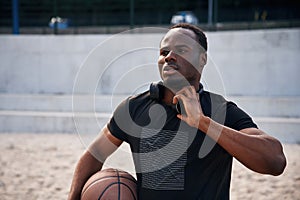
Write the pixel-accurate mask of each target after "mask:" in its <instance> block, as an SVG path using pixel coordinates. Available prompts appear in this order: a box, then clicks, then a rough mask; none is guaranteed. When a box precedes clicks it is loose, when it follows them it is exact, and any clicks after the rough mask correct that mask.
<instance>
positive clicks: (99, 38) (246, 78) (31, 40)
mask: <svg viewBox="0 0 300 200" xmlns="http://www.w3.org/2000/svg"><path fill="white" fill-rule="evenodd" d="M162 35H163V34H132V35H131V34H125V35H117V36H112V35H63V36H52V35H51V36H49V35H19V36H13V35H1V36H0V60H1V62H0V93H25V94H28V93H32V94H40V93H46V94H54V93H55V94H71V93H72V91H73V87H74V85H75V91H76V93H88V94H91V93H94V92H95V91H97V93H98V94H101V93H104V94H111V93H113V94H124V93H133V92H135V91H137V90H143V89H145V87H148V86H147V84H148V83H149V82H152V81H155V80H158V79H159V76H158V72H157V67H156V60H157V56H158V44H159V41H160V39H161V37H162ZM207 36H208V43H209V58H210V60H209V63H208V65H207V66H206V68H205V70H204V74H203V82H204V84H205V86H206V88H208V89H211V90H214V91H217V92H221V93H223V94H226V95H245V96H299V95H300V89H299V85H300V79H299V78H298V76H299V75H300V56H299V55H300V29H275V30H254V31H226V32H208V33H207ZM93 49H94V50H93ZM92 50H93V51H92ZM89 53H90V54H89ZM88 55H89V56H88ZM78 72H79V73H78ZM75 80H76V81H75Z"/></svg>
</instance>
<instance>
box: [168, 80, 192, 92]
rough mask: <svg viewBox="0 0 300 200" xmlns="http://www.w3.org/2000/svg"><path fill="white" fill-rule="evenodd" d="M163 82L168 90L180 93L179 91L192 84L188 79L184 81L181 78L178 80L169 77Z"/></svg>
mask: <svg viewBox="0 0 300 200" xmlns="http://www.w3.org/2000/svg"><path fill="white" fill-rule="evenodd" d="M163 82H164V85H165V86H166V87H167V88H169V89H171V90H173V91H174V90H175V91H178V90H180V89H182V88H183V87H185V86H189V85H190V83H189V82H188V81H187V80H186V79H183V78H182V77H180V78H179V77H178V78H175V77H168V78H165V79H163Z"/></svg>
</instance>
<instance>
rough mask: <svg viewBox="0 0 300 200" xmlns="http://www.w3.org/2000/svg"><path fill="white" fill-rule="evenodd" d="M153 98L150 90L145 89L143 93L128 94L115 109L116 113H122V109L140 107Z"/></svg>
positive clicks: (127, 109)
mask: <svg viewBox="0 0 300 200" xmlns="http://www.w3.org/2000/svg"><path fill="white" fill-rule="evenodd" d="M150 100H151V98H150V93H149V91H145V92H143V93H139V94H136V95H131V96H128V97H127V98H126V99H124V100H123V101H122V102H121V103H120V104H119V105H118V106H117V108H116V109H115V111H114V113H120V112H121V111H125V110H126V112H127V111H129V110H130V113H131V112H132V110H133V109H134V110H135V109H137V108H139V107H140V106H141V105H144V104H145V103H147V102H149V101H150Z"/></svg>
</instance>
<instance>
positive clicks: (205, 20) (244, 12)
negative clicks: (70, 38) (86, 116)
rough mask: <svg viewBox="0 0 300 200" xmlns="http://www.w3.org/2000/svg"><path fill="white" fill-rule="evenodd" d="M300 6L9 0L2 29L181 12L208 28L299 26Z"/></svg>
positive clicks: (110, 26)
mask: <svg viewBox="0 0 300 200" xmlns="http://www.w3.org/2000/svg"><path fill="white" fill-rule="evenodd" d="M299 9H300V1H297V0H285V1H283V0H189V1H181V0H165V1H161V0H127V1H125V0H3V1H1V2H0V27H1V28H0V32H1V33H12V27H14V32H15V33H30V34H32V33H39V34H49V33H53V32H55V33H57V32H56V31H57V30H59V31H58V32H60V33H69V34H82V33H116V32H120V31H124V30H127V29H129V28H134V27H142V26H160V27H161V26H166V27H168V26H169V25H170V22H171V21H172V19H173V22H176V20H177V21H178V20H180V17H179V18H178V17H177V18H176V15H177V16H178V14H179V15H181V19H182V16H183V18H186V21H188V22H192V21H190V20H191V18H196V19H197V22H196V21H195V20H194V21H193V22H196V23H199V24H200V25H201V27H203V29H205V30H228V29H231V30H232V29H257V28H274V27H295V26H297V27H299V25H300V24H299V23H300V22H299V21H300V12H299ZM180 11H184V12H181V13H178V12H180ZM186 15H187V16H186ZM174 20H175V21H174ZM54 22H57V26H54ZM53 29H57V30H55V31H53Z"/></svg>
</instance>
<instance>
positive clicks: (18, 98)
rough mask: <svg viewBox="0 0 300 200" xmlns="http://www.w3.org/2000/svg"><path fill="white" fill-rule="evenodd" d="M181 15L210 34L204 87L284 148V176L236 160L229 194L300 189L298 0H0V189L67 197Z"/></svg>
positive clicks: (145, 81) (261, 195) (154, 74)
mask: <svg viewBox="0 0 300 200" xmlns="http://www.w3.org/2000/svg"><path fill="white" fill-rule="evenodd" d="M179 22H187V23H192V24H197V25H199V26H200V27H201V28H202V29H203V30H204V31H205V33H206V35H207V38H208V56H209V59H208V64H207V65H206V66H205V68H204V71H203V75H202V80H201V82H202V83H203V85H204V88H205V89H206V90H209V91H212V92H217V93H220V94H222V95H224V96H225V97H226V99H228V100H232V101H234V102H235V103H237V105H238V106H239V107H241V108H242V109H243V110H245V111H246V112H247V113H249V114H250V115H251V116H252V117H253V119H254V121H255V123H257V125H258V126H259V127H260V128H261V129H262V130H264V131H265V132H267V133H268V134H270V135H273V136H275V137H277V138H278V139H279V140H280V141H281V142H283V143H284V149H285V151H286V152H287V153H288V168H287V170H286V172H285V173H284V174H283V175H282V176H280V177H270V176H261V175H258V174H254V173H251V174H250V172H249V170H246V169H241V168H237V169H236V171H235V172H236V173H233V174H236V175H235V178H234V179H233V184H232V185H233V189H232V191H231V193H232V195H231V196H232V197H233V198H232V199H233V200H235V199H264V200H273V199H299V196H300V195H299V188H300V176H299V166H300V165H299V158H300V156H299V152H300V151H299V148H300V145H299V144H300V132H299V130H300V89H299V86H300V78H299V75H300V56H299V55H300V1H299V0H185V1H183V0H1V1H0V151H1V154H0V165H1V168H0V199H5V200H13V199H30V200H32V199H66V197H67V194H68V189H69V185H70V181H71V177H72V173H73V167H72V166H75V163H76V161H77V158H79V157H78V156H79V155H81V153H82V152H83V151H84V147H86V146H87V145H88V144H89V143H90V142H91V141H92V140H93V139H94V138H95V137H96V136H97V134H98V133H99V131H100V130H101V129H102V127H103V126H104V125H105V124H106V123H107V121H108V120H109V118H110V116H111V114H112V112H113V110H114V108H115V107H116V106H117V105H118V103H119V102H121V101H122V100H123V99H124V98H126V97H127V96H128V95H131V94H134V93H137V92H139V91H143V90H146V89H148V88H149V85H150V83H151V82H153V81H158V80H159V75H158V70H157V58H158V50H159V42H160V41H161V38H162V37H163V35H164V33H165V32H166V31H167V28H168V27H170V26H171V25H172V24H176V23H179ZM79 138H80V142H79V140H78V139H79ZM123 145H125V146H123V147H121V151H123V152H128V154H127V155H129V158H130V153H129V152H130V150H129V146H128V145H127V146H126V144H123ZM121 155H122V154H121ZM115 158H116V159H115V160H113V162H114V163H116V164H117V165H118V166H122V165H123V167H125V169H130V170H132V169H133V165H132V164H133V163H132V162H126V163H125V162H124V160H126V161H127V158H124V156H123V155H122V157H115ZM128 160H129V159H128ZM113 162H111V163H113ZM108 163H109V162H108ZM111 163H109V164H111ZM125 165H126V166H125ZM111 166H114V165H111ZM130 170H129V171H130ZM246 172H247V173H246ZM24 183H26V184H24ZM37 188H38V189H37Z"/></svg>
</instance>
